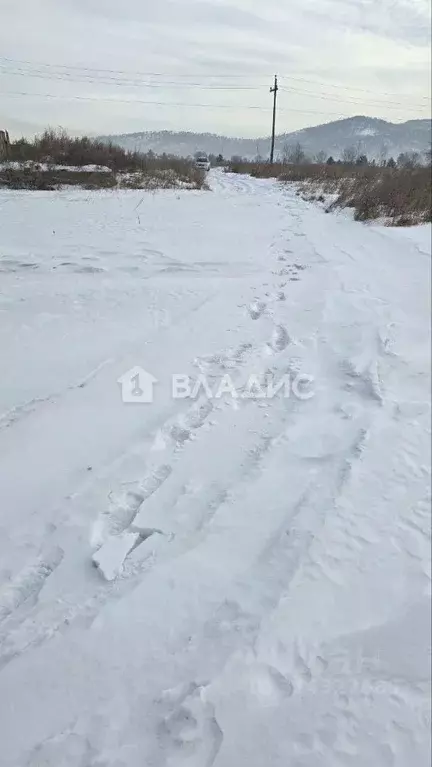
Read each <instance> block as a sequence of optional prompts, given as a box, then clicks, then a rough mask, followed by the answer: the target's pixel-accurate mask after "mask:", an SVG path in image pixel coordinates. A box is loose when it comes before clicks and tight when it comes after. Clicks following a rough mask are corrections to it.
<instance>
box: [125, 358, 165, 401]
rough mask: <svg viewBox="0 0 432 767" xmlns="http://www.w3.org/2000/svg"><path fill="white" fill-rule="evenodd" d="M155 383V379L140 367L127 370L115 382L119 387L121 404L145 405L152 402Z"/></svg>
mask: <svg viewBox="0 0 432 767" xmlns="http://www.w3.org/2000/svg"><path fill="white" fill-rule="evenodd" d="M157 382H158V380H157V378H155V377H154V376H153V375H152V374H151V373H148V372H147V371H146V370H144V369H143V368H140V367H135V368H132V369H131V370H128V372H127V373H124V375H122V376H121V377H120V378H119V379H118V381H117V383H119V384H120V385H121V392H122V400H123V402H127V403H131V402H132V403H133V402H134V403H138V404H145V405H149V404H151V403H152V402H153V397H154V385H155V384H157Z"/></svg>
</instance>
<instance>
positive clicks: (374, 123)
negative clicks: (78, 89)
mask: <svg viewBox="0 0 432 767" xmlns="http://www.w3.org/2000/svg"><path fill="white" fill-rule="evenodd" d="M99 138H101V139H102V140H104V141H113V142H115V143H116V144H119V145H120V146H122V147H124V148H125V149H132V150H138V151H140V152H148V151H149V150H152V151H153V152H155V153H156V154H161V153H163V152H166V153H167V154H174V155H178V156H180V157H189V156H193V155H194V154H195V152H197V151H200V150H202V151H204V152H207V153H208V154H216V155H217V154H222V155H223V156H224V157H225V158H231V157H232V156H233V155H240V156H241V157H246V158H249V159H253V158H255V157H256V156H257V155H261V156H262V157H267V156H268V154H269V149H270V139H269V138H258V139H244V138H229V137H227V136H217V135H215V134H212V133H171V132H169V131H160V132H147V133H146V132H143V133H126V134H122V135H116V136H100V137H99ZM297 142H299V143H300V144H301V145H302V147H303V149H304V151H305V152H306V154H308V155H310V156H314V155H316V154H317V153H318V152H325V154H326V156H329V155H333V157H334V158H335V159H339V158H340V157H341V156H342V153H343V151H344V150H345V149H348V148H351V147H355V148H356V150H357V151H358V152H359V153H362V154H366V155H367V156H368V157H369V158H370V159H372V158H375V159H380V158H381V157H383V156H384V155H386V156H387V157H391V156H393V157H397V156H398V155H399V154H400V153H401V152H412V151H415V152H420V153H421V154H424V153H425V152H426V151H427V150H428V149H430V145H431V121H430V120H409V121H408V122H405V123H390V122H387V121H386V120H380V119H378V118H375V117H349V118H348V119H345V120H336V121H335V122H331V123H326V124H324V125H317V126H316V127H314V128H304V129H303V130H299V131H295V132H294V133H284V134H281V135H279V136H277V138H276V153H277V154H279V155H280V154H281V153H282V152H283V149H284V147H285V146H293V145H295V144H296V143H297Z"/></svg>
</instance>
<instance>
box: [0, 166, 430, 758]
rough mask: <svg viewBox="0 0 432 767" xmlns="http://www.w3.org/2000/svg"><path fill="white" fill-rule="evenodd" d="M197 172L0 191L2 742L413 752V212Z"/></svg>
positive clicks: (425, 409) (421, 239) (422, 613)
mask: <svg viewBox="0 0 432 767" xmlns="http://www.w3.org/2000/svg"><path fill="white" fill-rule="evenodd" d="M210 186H211V191H210V192H175V191H170V192H160V193H156V194H143V192H98V193H89V192H85V191H76V190H75V191H67V190H65V191H62V192H59V193H50V192H48V193H44V192H39V193H38V192H34V193H28V192H16V193H13V192H10V191H1V192H0V245H1V250H0V352H1V360H2V373H1V393H0V453H1V476H0V515H1V516H0V743H1V746H0V765H1V767H211V766H212V765H214V767H414V766H415V767H426V766H427V765H429V745H430V744H429V728H430V708H429V703H428V701H429V679H430V655H429V646H430V552H429V548H430V534H429V514H430V331H429V327H430V319H429V317H430V297H429V291H430V262H431V259H430V237H431V229H430V227H428V226H425V227H418V228H413V229H406V230H402V229H387V228H384V227H378V226H364V225H361V224H356V223H354V222H353V221H351V220H349V219H348V218H347V216H346V215H345V214H341V215H326V214H325V213H324V212H323V211H322V210H320V209H319V208H318V207H315V206H313V205H311V204H309V203H306V202H304V201H302V200H301V199H299V198H298V197H296V196H295V193H294V191H293V190H290V188H286V189H283V188H281V187H280V186H278V185H277V184H276V183H275V182H272V181H263V180H253V179H250V178H244V177H235V176H230V175H224V174H223V173H218V172H214V173H213V175H210ZM137 368H141V369H143V371H145V372H144V373H140V372H139V371H138V372H137V370H136V369H137ZM128 371H132V373H130V374H129V377H128ZM146 374H147V375H146ZM174 374H178V375H183V376H190V380H191V381H197V380H198V381H199V380H201V381H203V380H205V381H206V383H207V386H208V390H207V393H206V392H205V391H204V388H203V387H201V389H200V391H199V392H198V394H197V397H195V398H194V399H192V398H188V397H183V398H178V397H177V398H175V397H173V392H172V390H171V387H172V376H173V375H174ZM143 376H144V378H143ZM198 376H201V379H199V378H198ZM224 376H229V381H230V382H231V387H232V388H231V394H230V392H229V391H228V392H227V393H226V394H224V395H223V396H215V392H217V393H220V389H219V386H220V385H221V382H223V381H225V383H226V381H227V379H226V378H225V379H224V378H223V377H224ZM251 376H255V380H257V381H259V382H261V381H264V380H266V381H271V380H273V381H276V382H277V381H281V380H285V381H286V380H287V379H289V380H290V381H294V382H295V381H297V382H298V380H299V376H308V377H309V378H308V379H302V380H303V382H304V381H305V380H307V381H308V387H309V388H308V389H307V394H308V395H311V396H300V395H301V394H302V393H303V395H304V392H305V391H306V390H305V389H304V388H302V389H301V391H300V393H299V392H298V391H297V394H296V393H295V392H294V391H291V392H287V391H286V389H285V390H282V389H281V390H280V391H279V392H278V393H277V394H276V396H274V397H272V398H270V397H261V396H255V397H253V396H249V397H246V396H242V395H244V394H245V393H247V387H248V382H249V381H250V377H251ZM120 379H121V380H122V381H123V395H124V396H125V397H126V398H127V397H128V396H131V398H132V399H133V398H134V397H135V398H136V396H137V393H141V395H142V397H144V398H145V397H146V396H147V399H150V395H151V394H153V401H152V402H151V403H150V402H147V403H144V402H141V403H139V402H137V401H136V399H135V402H134V403H132V404H131V403H125V402H124V401H123V400H122V387H121V385H120V383H119V380H120ZM131 379H133V381H131ZM312 379H313V380H312ZM132 389H133V391H132ZM209 390H210V394H211V395H212V396H209ZM131 392H132V393H131ZM234 393H236V394H237V397H234V396H232V395H233V394H234ZM288 394H289V395H290V396H288ZM312 395H313V396H312Z"/></svg>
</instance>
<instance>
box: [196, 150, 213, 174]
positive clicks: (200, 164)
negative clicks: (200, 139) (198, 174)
mask: <svg viewBox="0 0 432 767" xmlns="http://www.w3.org/2000/svg"><path fill="white" fill-rule="evenodd" d="M195 166H196V167H197V168H198V169H199V170H204V171H206V172H207V171H209V170H210V161H209V158H208V157H207V155H206V153H205V152H197V153H196V155H195Z"/></svg>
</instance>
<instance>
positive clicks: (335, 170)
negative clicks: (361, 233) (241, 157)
mask: <svg viewBox="0 0 432 767" xmlns="http://www.w3.org/2000/svg"><path fill="white" fill-rule="evenodd" d="M228 170H229V171H231V172H233V173H249V174H250V175H252V176H254V177H256V178H277V179H279V181H281V182H285V183H286V182H295V183H298V184H299V190H300V193H302V194H304V195H305V196H306V197H307V199H310V200H312V199H314V200H317V199H319V198H320V197H321V198H322V200H321V201H324V200H325V196H326V195H332V196H334V200H333V201H332V202H331V204H330V205H329V206H328V208H327V210H334V209H335V208H353V209H354V217H355V219H356V220H357V221H366V220H369V219H377V218H383V219H386V221H387V222H388V223H390V224H392V225H395V226H407V225H411V224H418V223H424V222H427V221H431V220H432V216H431V207H432V200H431V169H430V168H426V167H416V168H389V167H385V168H382V167H377V166H373V165H370V166H352V165H344V164H342V163H341V164H338V163H335V164H333V165H318V164H315V165H314V164H302V165H287V164H283V163H280V164H274V165H270V164H268V163H262V164H258V163H247V162H238V163H233V164H231V165H230V166H229V168H228Z"/></svg>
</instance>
